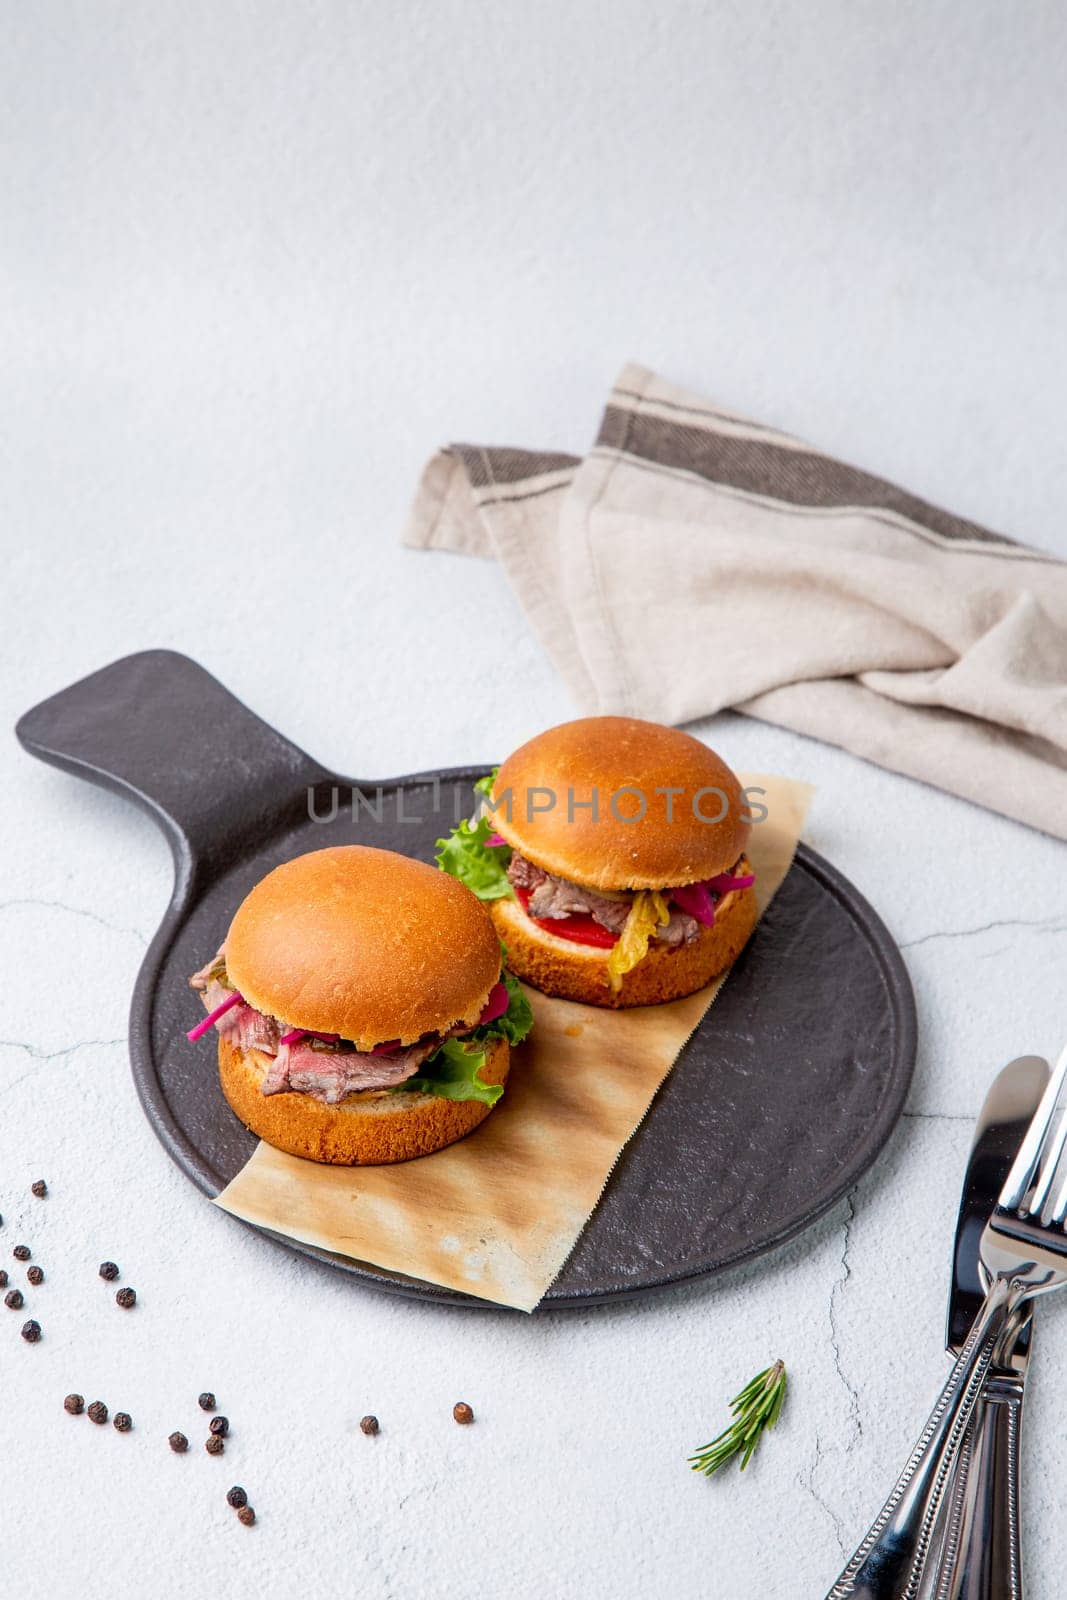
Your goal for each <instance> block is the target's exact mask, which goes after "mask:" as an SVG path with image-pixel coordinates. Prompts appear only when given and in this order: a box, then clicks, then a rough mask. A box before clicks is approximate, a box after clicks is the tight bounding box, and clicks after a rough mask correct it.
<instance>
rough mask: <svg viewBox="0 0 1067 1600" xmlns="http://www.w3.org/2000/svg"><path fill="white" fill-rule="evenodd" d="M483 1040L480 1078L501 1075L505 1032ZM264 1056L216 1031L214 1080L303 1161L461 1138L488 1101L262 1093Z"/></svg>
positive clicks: (372, 1092)
mask: <svg viewBox="0 0 1067 1600" xmlns="http://www.w3.org/2000/svg"><path fill="white" fill-rule="evenodd" d="M494 943H495V941H494ZM485 1048H486V1058H485V1066H484V1067H482V1068H481V1070H480V1072H479V1074H478V1076H479V1078H480V1079H481V1081H482V1082H483V1083H486V1084H490V1083H501V1084H502V1083H506V1082H507V1077H508V1066H509V1061H510V1054H511V1053H510V1050H509V1048H508V1042H507V1040H506V1039H492V1040H490V1041H489V1043H488V1044H487V1045H486V1047H485ZM270 1064H271V1063H270V1057H269V1056H265V1055H262V1054H261V1053H260V1052H259V1051H257V1050H247V1051H246V1050H241V1049H239V1048H238V1046H237V1045H235V1044H234V1043H233V1041H232V1040H231V1039H230V1038H229V1037H228V1036H227V1035H226V1034H224V1033H220V1034H219V1080H220V1082H221V1084H222V1092H223V1094H224V1095H225V1096H226V1099H227V1100H228V1101H229V1104H230V1107H231V1109H232V1110H233V1111H235V1112H236V1114H237V1115H238V1116H239V1117H240V1119H241V1121H242V1122H243V1123H244V1125H245V1127H246V1128H249V1129H250V1130H251V1131H252V1132H253V1133H254V1134H256V1135H257V1136H258V1137H259V1138H260V1139H265V1140H266V1141H267V1143H268V1144H272V1145H274V1146H275V1148H276V1149H278V1150H285V1151H287V1152H288V1154H289V1155H291V1156H301V1157H303V1158H304V1160H306V1161H321V1162H327V1163H329V1164H330V1165H331V1166H343V1167H355V1166H361V1167H374V1166H382V1165H384V1164H385V1163H386V1162H391V1161H412V1160H414V1158H415V1157H416V1156H428V1155H432V1154H433V1152H434V1151H435V1150H443V1149H444V1147H445V1145H448V1144H454V1143H455V1142H456V1140H457V1139H462V1138H464V1137H465V1136H466V1135H467V1134H468V1133H471V1132H472V1131H473V1130H474V1129H475V1128H476V1127H477V1126H478V1124H479V1123H481V1122H484V1121H485V1119H486V1117H487V1116H488V1115H489V1113H490V1111H491V1110H492V1109H493V1108H492V1107H491V1106H488V1105H486V1104H485V1102H484V1101H482V1100H445V1099H443V1098H442V1097H441V1096H440V1095H435V1094H422V1093H420V1092H418V1091H417V1090H409V1091H405V1090H403V1089H400V1090H381V1089H362V1090H358V1091H357V1092H356V1093H355V1094H350V1095H346V1096H345V1098H344V1099H343V1100H342V1101H341V1102H340V1104H339V1105H335V1106H328V1105H324V1104H323V1102H322V1101H321V1100H316V1099H315V1098H314V1097H313V1096H312V1095H309V1094H272V1095H265V1094H263V1093H262V1092H261V1087H260V1086H261V1084H262V1082H263V1078H264V1076H265V1074H266V1072H267V1069H268V1067H269V1066H270Z"/></svg>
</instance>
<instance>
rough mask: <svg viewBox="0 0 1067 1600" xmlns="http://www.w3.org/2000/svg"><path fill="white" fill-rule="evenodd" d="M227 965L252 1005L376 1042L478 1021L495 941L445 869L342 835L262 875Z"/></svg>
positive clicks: (230, 939) (369, 1045)
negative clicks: (344, 840) (344, 841)
mask: <svg viewBox="0 0 1067 1600" xmlns="http://www.w3.org/2000/svg"><path fill="white" fill-rule="evenodd" d="M226 970H227V972H228V974H229V977H230V981H231V982H232V983H233V984H234V986H235V987H236V988H237V989H239V990H240V992H241V993H242V994H243V995H244V998H245V999H246V1000H247V1001H248V1003H249V1005H252V1006H255V1008H256V1009H257V1011H263V1012H265V1013H266V1014H267V1015H268V1016H273V1017H278V1018H280V1019H281V1020H282V1021H284V1022H287V1023H288V1024H289V1026H290V1027H293V1028H307V1029H312V1030H315V1031H316V1032H320V1033H338V1034H340V1035H341V1037H342V1038H344V1039H351V1040H352V1041H353V1042H354V1043H355V1045H356V1048H357V1049H359V1050H371V1049H373V1047H374V1046H375V1045H377V1044H383V1043H384V1042H385V1041H386V1040H393V1039H399V1040H400V1042H401V1043H402V1044H413V1043H414V1042H415V1041H416V1040H417V1039H420V1038H421V1037H422V1036H423V1034H427V1033H444V1032H446V1031H447V1030H448V1029H449V1028H451V1027H453V1026H454V1025H456V1024H457V1023H464V1024H468V1025H470V1026H471V1027H473V1026H474V1025H475V1024H476V1023H477V1021H478V1018H479V1016H480V1015H481V1012H482V1009H483V1007H484V1005H485V1002H486V1000H487V999H488V997H489V991H490V989H492V987H493V985H494V983H496V981H497V979H498V978H499V976H500V945H499V942H498V940H497V936H496V933H495V931H494V928H493V923H492V919H491V918H490V916H489V913H488V911H487V910H486V908H485V906H484V905H483V904H482V903H481V901H480V900H478V899H477V898H476V897H475V896H474V895H473V894H471V892H470V890H469V889H467V888H466V887H465V886H464V885H463V884H461V883H457V882H456V880H455V878H450V877H449V876H448V874H447V873H445V872H440V871H438V869H437V868H436V867H429V866H427V865H426V864H425V862H422V861H413V860H412V859H411V858H410V857H409V856H402V855H397V854H396V853H395V852H394V851H392V850H374V849H371V848H369V847H368V846H366V845H357V844H352V845H339V846H334V847H332V848H330V849H327V850H313V851H311V852H310V854H308V855H303V856H297V857H296V858H295V860H292V861H285V862H283V863H282V865H281V866H279V867H275V868H274V870H273V872H269V873H268V874H267V876H266V877H265V878H263V879H262V880H261V881H260V882H259V883H257V884H256V886H255V888H254V889H253V890H252V892H251V893H250V894H249V895H248V896H247V897H246V899H245V900H243V901H242V902H241V904H240V906H239V907H238V908H237V913H236V915H235V916H234V919H233V922H232V923H231V924H230V931H229V933H228V934H227V935H226ZM285 1098H286V1099H289V1100H292V1099H306V1098H307V1097H306V1096H292V1095H289V1096H286V1097H285ZM272 1142H273V1141H272Z"/></svg>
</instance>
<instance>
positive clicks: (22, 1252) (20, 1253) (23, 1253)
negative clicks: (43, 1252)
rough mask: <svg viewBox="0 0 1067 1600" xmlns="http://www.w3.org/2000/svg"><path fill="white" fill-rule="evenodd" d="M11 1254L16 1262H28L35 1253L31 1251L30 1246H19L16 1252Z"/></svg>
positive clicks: (16, 1247) (13, 1251) (15, 1249)
mask: <svg viewBox="0 0 1067 1600" xmlns="http://www.w3.org/2000/svg"><path fill="white" fill-rule="evenodd" d="M11 1254H12V1255H13V1256H14V1258H15V1260H16V1261H28V1260H29V1259H30V1256H31V1255H32V1254H33V1251H32V1250H31V1249H30V1247H29V1245H28V1244H17V1245H16V1246H15V1248H14V1250H12V1252H11Z"/></svg>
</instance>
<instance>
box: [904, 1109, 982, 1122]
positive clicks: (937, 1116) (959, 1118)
mask: <svg viewBox="0 0 1067 1600" xmlns="http://www.w3.org/2000/svg"><path fill="white" fill-rule="evenodd" d="M900 1114H901V1116H902V1117H907V1118H908V1119H909V1120H910V1121H912V1122H974V1121H975V1119H976V1118H977V1116H978V1113H977V1111H902V1112H901V1113H900Z"/></svg>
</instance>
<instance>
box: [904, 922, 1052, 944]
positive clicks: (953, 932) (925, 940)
mask: <svg viewBox="0 0 1067 1600" xmlns="http://www.w3.org/2000/svg"><path fill="white" fill-rule="evenodd" d="M994 928H1044V929H1046V930H1047V932H1049V933H1067V921H1065V920H1064V919H1063V918H1062V917H997V918H995V919H994V920H993V921H992V922H982V923H979V924H978V925H977V926H976V927H974V928H941V929H936V930H935V931H934V932H932V933H923V934H920V935H919V937H918V938H917V939H903V940H902V941H901V944H900V948H901V949H902V950H915V949H917V948H918V946H919V945H921V944H931V943H933V942H934V941H935V940H937V939H973V938H976V937H977V936H978V934H980V933H991V932H992V931H993V929H994Z"/></svg>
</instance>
